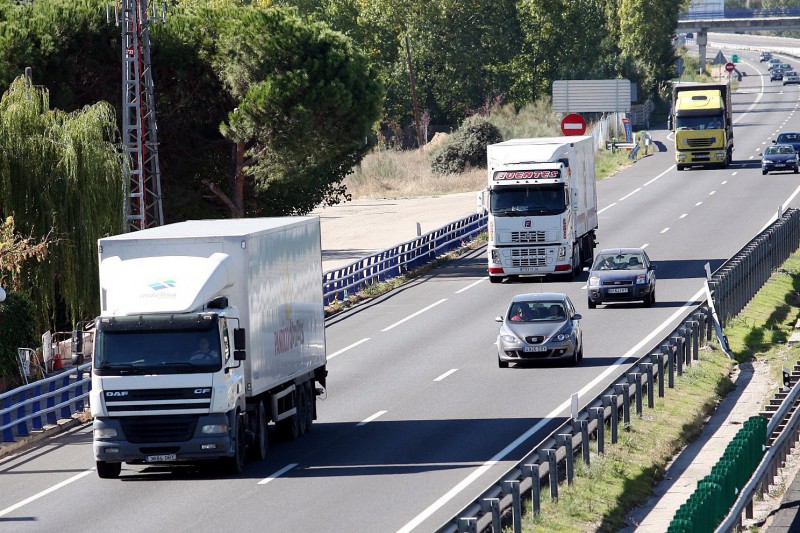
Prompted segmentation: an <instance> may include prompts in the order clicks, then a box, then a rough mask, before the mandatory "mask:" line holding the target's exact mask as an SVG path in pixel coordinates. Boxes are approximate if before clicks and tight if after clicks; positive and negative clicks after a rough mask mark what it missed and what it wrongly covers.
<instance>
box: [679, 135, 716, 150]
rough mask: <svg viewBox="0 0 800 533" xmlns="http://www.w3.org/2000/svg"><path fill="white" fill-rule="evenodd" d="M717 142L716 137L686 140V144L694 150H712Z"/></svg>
mask: <svg viewBox="0 0 800 533" xmlns="http://www.w3.org/2000/svg"><path fill="white" fill-rule="evenodd" d="M716 142H717V140H716V139H715V138H714V137H706V138H700V139H686V144H688V145H689V146H690V147H692V148H710V147H711V146H712V145H714V144H715V143H716Z"/></svg>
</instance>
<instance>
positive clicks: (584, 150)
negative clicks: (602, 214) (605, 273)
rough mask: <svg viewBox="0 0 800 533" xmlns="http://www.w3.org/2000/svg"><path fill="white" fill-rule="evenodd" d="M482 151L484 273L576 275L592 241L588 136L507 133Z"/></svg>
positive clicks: (593, 196) (498, 277) (495, 277)
mask: <svg viewBox="0 0 800 533" xmlns="http://www.w3.org/2000/svg"><path fill="white" fill-rule="evenodd" d="M486 152H487V167H488V184H487V188H486V189H485V190H484V191H483V192H482V193H481V195H480V202H479V203H480V208H479V211H481V212H486V213H488V216H489V220H488V224H487V225H488V233H489V243H488V246H487V248H488V262H489V279H490V280H491V281H492V282H493V283H497V282H500V281H502V280H503V278H506V277H512V276H518V275H546V274H562V275H567V276H570V277H574V276H575V275H577V274H578V273H579V272H580V270H581V265H582V264H584V263H586V262H589V261H591V259H592V256H593V254H594V247H595V245H596V241H595V231H596V230H597V188H596V182H595V165H594V143H593V139H592V137H591V136H588V135H585V136H572V137H540V138H534V139H512V140H509V141H505V142H502V143H497V144H491V145H489V146H488V147H487V151H486Z"/></svg>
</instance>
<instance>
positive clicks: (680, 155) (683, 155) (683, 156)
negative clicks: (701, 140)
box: [678, 154, 686, 161]
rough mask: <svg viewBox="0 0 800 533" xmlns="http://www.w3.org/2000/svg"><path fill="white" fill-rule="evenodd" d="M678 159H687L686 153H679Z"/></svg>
mask: <svg viewBox="0 0 800 533" xmlns="http://www.w3.org/2000/svg"><path fill="white" fill-rule="evenodd" d="M678 161H686V154H678Z"/></svg>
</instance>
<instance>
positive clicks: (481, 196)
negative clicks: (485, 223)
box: [475, 189, 488, 215]
mask: <svg viewBox="0 0 800 533" xmlns="http://www.w3.org/2000/svg"><path fill="white" fill-rule="evenodd" d="M486 193H487V190H486V189H484V190H482V191H478V193H477V197H476V200H477V201H478V202H477V207H476V209H475V212H476V213H477V214H479V215H483V214H484V213H486V211H487V208H486V204H487V203H488V201H487V200H488V199H487V198H486Z"/></svg>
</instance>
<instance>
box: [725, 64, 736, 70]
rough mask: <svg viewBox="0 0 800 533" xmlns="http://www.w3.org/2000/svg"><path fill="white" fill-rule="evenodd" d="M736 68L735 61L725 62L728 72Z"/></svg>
mask: <svg viewBox="0 0 800 533" xmlns="http://www.w3.org/2000/svg"><path fill="white" fill-rule="evenodd" d="M735 68H736V66H735V65H734V64H733V63H725V70H727V71H728V72H733V69H735Z"/></svg>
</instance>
